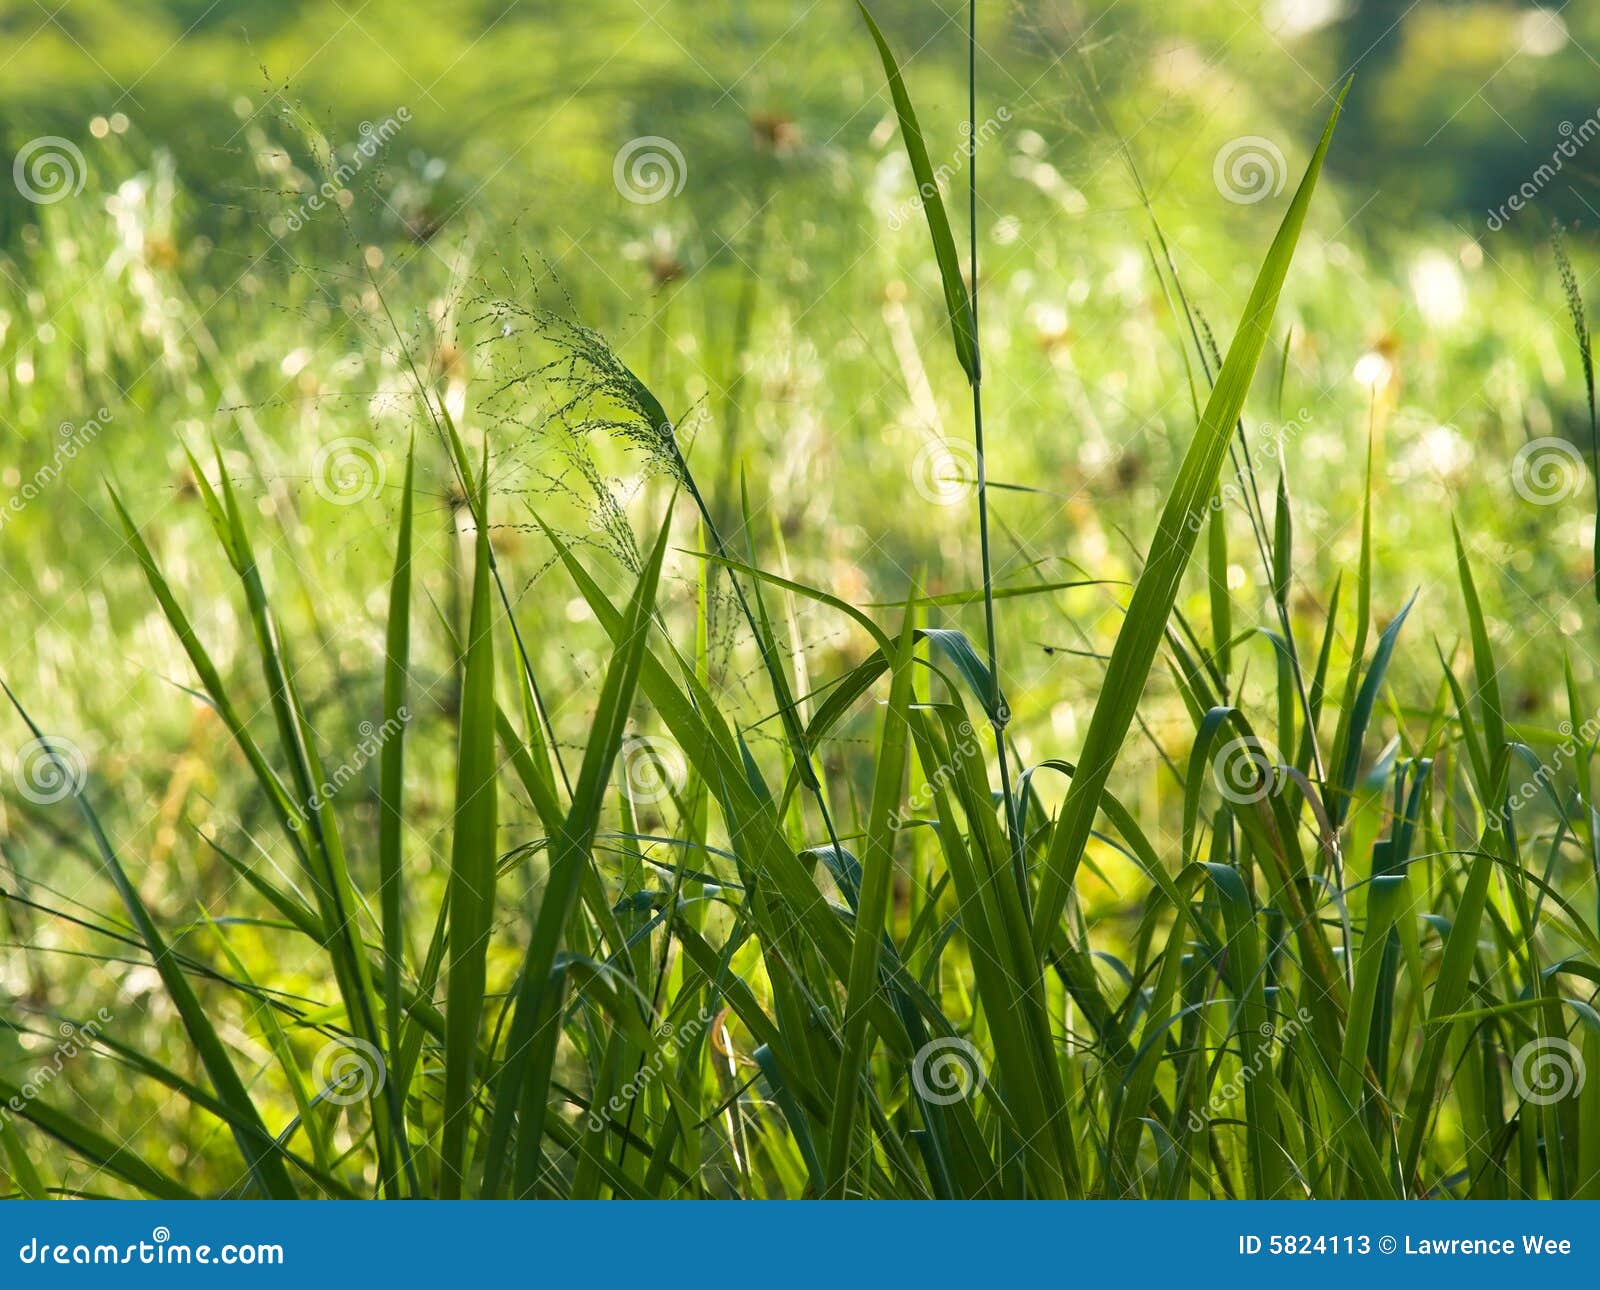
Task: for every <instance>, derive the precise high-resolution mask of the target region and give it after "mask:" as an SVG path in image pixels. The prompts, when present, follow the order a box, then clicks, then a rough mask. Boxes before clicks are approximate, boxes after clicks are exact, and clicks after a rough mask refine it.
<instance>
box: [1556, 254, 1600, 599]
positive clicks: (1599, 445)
mask: <svg viewBox="0 0 1600 1290" xmlns="http://www.w3.org/2000/svg"><path fill="white" fill-rule="evenodd" d="M1550 247H1551V249H1552V250H1553V251H1554V252H1555V256H1556V272H1557V273H1559V274H1560V275H1561V291H1562V294H1564V295H1565V296H1566V298H1567V313H1568V315H1569V317H1570V318H1571V319H1572V334H1573V337H1574V338H1575V339H1576V340H1577V342H1578V360H1579V362H1580V363H1581V364H1582V366H1583V388H1584V393H1585V394H1586V395H1587V396H1588V400H1589V474H1590V476H1591V478H1592V479H1593V481H1594V488H1595V500H1594V506H1595V527H1594V549H1593V552H1592V559H1591V566H1592V574H1591V581H1592V582H1593V584H1594V595H1595V603H1596V604H1600V418H1597V416H1596V408H1595V390H1594V337H1593V334H1592V333H1591V332H1590V331H1589V318H1588V314H1587V312H1586V311H1585V309H1584V307H1583V291H1582V289H1581V288H1580V287H1579V286H1578V275H1577V274H1576V273H1574V272H1573V271H1572V261H1571V260H1570V259H1568V258H1567V248H1566V239H1565V236H1564V235H1563V232H1562V228H1561V225H1560V223H1559V222H1558V223H1555V224H1552V225H1551V227H1550Z"/></svg>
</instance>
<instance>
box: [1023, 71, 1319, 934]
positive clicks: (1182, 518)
mask: <svg viewBox="0 0 1600 1290" xmlns="http://www.w3.org/2000/svg"><path fill="white" fill-rule="evenodd" d="M1348 89H1349V83H1348V82H1346V84H1345V87H1344V89H1343V90H1341V91H1340V93H1339V98H1338V101H1337V102H1336V103H1335V105H1334V108H1333V112H1332V113H1331V114H1330V116H1329V118H1328V124H1327V126H1326V127H1325V128H1324V129H1323V132H1322V138H1321V140H1320V142H1319V143H1318V144H1317V149H1316V152H1315V153H1314V154H1312V158H1311V164H1310V165H1309V166H1308V167H1307V168H1306V173H1305V177H1304V178H1303V179H1302V180H1301V181H1300V187H1299V189H1298V190H1297V191H1296V192H1295V195H1294V200H1293V201H1292V202H1291V203H1290V205H1289V210H1288V212H1287V214H1285V215H1284V218H1283V223H1282V225H1281V226H1280V228H1279V229H1278V234H1277V236H1276V237H1275V238H1274V239H1273V242H1272V247H1271V249H1270V250H1269V251H1268V252H1267V258H1266V261H1265V262H1264V263H1263V265H1262V267H1261V271H1260V274H1259V275H1258V276H1257V278H1256V284H1255V287H1254V289H1253V290H1252V291H1251V293H1250V300H1249V302H1248V304H1246V306H1245V311H1244V317H1243V318H1242V319H1241V321H1240V324H1239V329H1238V332H1237V334H1236V335H1235V336H1234V339H1233V343H1232V344H1231V345H1230V346H1229V347H1228V355H1227V358H1226V359H1225V360H1224V362H1223V365H1222V371H1221V372H1220V373H1219V374H1218V377H1217V383H1216V385H1215V387H1213V389H1212V391H1211V396H1210V398H1209V399H1208V400H1207V402H1206V409H1205V412H1204V414H1203V415H1202V416H1201V418H1200V425H1199V427H1198V428H1197V430H1196V432H1195V437H1194V439H1193V440H1192V441H1191V443H1190V445H1189V450H1188V452H1187V453H1186V454H1185V456H1184V459H1183V464H1182V466H1181V467H1180V468H1179V471H1178V478H1177V480H1176V481H1175V482H1174V483H1173V486H1172V491H1171V492H1170V493H1169V494H1168V496H1167V502H1166V505H1165V507H1163V509H1162V512H1161V519H1160V522H1159V524H1158V526H1157V529H1156V534H1155V537H1154V540H1153V541H1152V542H1151V544H1150V551H1149V556H1148V558H1147V560H1146V563H1145V567H1144V572H1143V573H1142V574H1141V575H1140V577H1139V581H1138V583H1137V584H1136V585H1135V586H1134V589H1133V597H1132V599H1131V601H1130V602H1129V605H1128V610H1127V613H1126V615H1125V617H1124V619H1123V624H1122V628H1121V630H1120V631H1119V632H1118V633H1117V641H1116V644H1115V646H1113V648H1112V654H1111V662H1110V663H1109V665H1108V666H1107V668H1106V677H1105V681H1104V683H1103V688H1102V690H1101V693H1100V698H1099V700H1098V701H1097V702H1096V704H1095V708H1094V715H1093V716H1092V717H1091V718H1090V722H1089V731H1088V734H1087V735H1086V736H1085V738H1084V744H1083V751H1082V753H1081V754H1080V755H1079V758H1078V773H1077V774H1076V775H1074V776H1073V778H1072V786H1071V788H1069V789H1068V790H1067V798H1066V802H1065V803H1064V805H1063V806H1062V808H1061V815H1060V818H1059V819H1058V820H1057V822H1056V827H1055V830H1054V832H1053V833H1052V835H1051V838H1050V846H1049V849H1048V851H1047V852H1046V855H1045V860H1044V875H1043V878H1042V880H1041V882H1040V887H1039V898H1038V903H1037V910H1038V918H1037V920H1036V922H1035V925H1034V941H1035V944H1036V945H1037V946H1038V947H1039V948H1040V949H1043V948H1044V947H1045V946H1047V945H1049V944H1050V942H1051V940H1053V939H1054V935H1055V927H1056V924H1057V923H1058V922H1059V921H1060V918H1061V913H1062V910H1063V909H1064V908H1065V906H1066V902H1067V893H1068V892H1069V890H1070V889H1071V887H1072V883H1073V879H1074V876H1075V875H1076V873H1077V868H1078V863H1079V861H1080V860H1081V859H1082V857H1083V849H1084V846H1085V845H1086V844H1087V842H1088V840H1089V834H1090V831H1091V830H1092V829H1093V827H1094V819H1095V814H1096V812H1097V810H1098V809H1099V805H1100V799H1101V797H1102V796H1103V794H1104V793H1105V788H1106V781H1107V780H1108V779H1109V778H1110V775H1111V768H1112V766H1113V764H1114V763H1115V761H1116V758H1117V755H1118V753H1119V751H1120V750H1121V747H1122V741H1123V739H1124V738H1126V736H1127V733H1128V727H1129V726H1130V725H1131V724H1132V721H1133V715H1134V712H1135V710H1136V709H1137V707H1138V703H1139V698H1140V695H1141V694H1142V693H1143V691H1144V685H1145V680H1146V678H1147V677H1148V676H1149V673H1150V667H1151V665H1152V664H1153V663H1154V661H1155V657H1156V652H1157V650H1158V649H1159V648H1160V645H1161V640H1162V637H1163V635H1164V634H1165V631H1166V625H1167V618H1168V615H1169V614H1170V613H1171V611H1172V606H1173V603H1174V602H1175V601H1176V599H1177V595H1178V586H1179V583H1180V582H1181V581H1182V578H1183V573H1184V569H1185V568H1186V567H1187V566H1188V563H1189V555H1190V553H1191V551H1192V550H1193V549H1194V544H1195V537H1196V533H1195V526H1192V524H1191V518H1192V517H1193V516H1196V515H1202V514H1204V512H1205V508H1206V506H1207V504H1208V502H1209V501H1210V498H1211V495H1212V493H1213V492H1214V491H1215V490H1216V486H1217V476H1218V473H1219V472H1220V471H1221V469H1222V462H1223V459H1224V458H1225V457H1226V456H1227V451H1228V441H1229V438H1230V436H1231V434H1232V432H1233V427H1234V424H1235V422H1237V421H1238V419H1239V415H1240V413H1241V412H1242V411H1243V409H1244V401H1245V396H1246V395H1247V394H1248V393H1249V390H1250V383H1251V379H1252V378H1253V377H1254V375H1255V370H1256V365H1257V363H1258V361H1259V360H1260V358H1261V352H1262V349H1263V347H1264V346H1265V344H1266V341H1267V334H1268V330H1269V329H1270V327H1271V324H1272V315H1273V313H1274V311H1275V310H1276V308H1277V304H1278V293H1279V292H1280V291H1281V290H1282V288H1283V282H1284V278H1285V277H1286V276H1287V274H1288V272H1289V262H1290V260H1291V259H1292V258H1293V255H1294V249H1295V245H1296V243H1297V242H1298V241H1299V239H1300V230H1301V228H1302V227H1303V226H1304V224H1305V218H1306V211H1307V210H1308V208H1309V207H1310V204H1311V195H1312V193H1313V191H1314V190H1315V189H1316V184H1317V178H1318V176H1319V175H1320V174H1321V172H1322V162H1323V158H1324V157H1325V156H1326V155H1327V152H1328V145H1329V143H1330V142H1331V141H1332V139H1333V128H1334V125H1335V124H1336V123H1337V121H1338V119H1339V109H1340V107H1341V106H1342V105H1343V103H1344V95H1345V93H1346V92H1347V91H1348Z"/></svg>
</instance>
